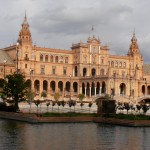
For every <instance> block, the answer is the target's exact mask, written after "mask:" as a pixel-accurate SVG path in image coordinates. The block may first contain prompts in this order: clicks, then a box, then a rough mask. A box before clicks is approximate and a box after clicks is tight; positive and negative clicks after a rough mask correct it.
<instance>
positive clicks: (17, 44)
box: [16, 42, 19, 73]
mask: <svg viewBox="0 0 150 150" xmlns="http://www.w3.org/2000/svg"><path fill="white" fill-rule="evenodd" d="M18 46H19V42H17V43H16V58H17V70H16V72H17V73H18V48H19V47H18Z"/></svg>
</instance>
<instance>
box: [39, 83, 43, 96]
mask: <svg viewBox="0 0 150 150" xmlns="http://www.w3.org/2000/svg"><path fill="white" fill-rule="evenodd" d="M39 90H40V91H39V96H40V95H41V93H42V91H43V81H40V89H39Z"/></svg>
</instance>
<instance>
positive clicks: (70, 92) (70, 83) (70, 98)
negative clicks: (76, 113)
mask: <svg viewBox="0 0 150 150" xmlns="http://www.w3.org/2000/svg"><path fill="white" fill-rule="evenodd" d="M69 77H70V101H71V74H70V75H69Z"/></svg>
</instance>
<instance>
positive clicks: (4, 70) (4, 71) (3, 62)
mask: <svg viewBox="0 0 150 150" xmlns="http://www.w3.org/2000/svg"><path fill="white" fill-rule="evenodd" d="M6 62H7V60H6V59H5V58H4V61H3V63H4V80H5V67H6Z"/></svg>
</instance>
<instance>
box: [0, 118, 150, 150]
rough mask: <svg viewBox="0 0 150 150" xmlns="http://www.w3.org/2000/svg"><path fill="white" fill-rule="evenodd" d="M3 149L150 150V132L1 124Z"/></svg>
mask: <svg viewBox="0 0 150 150" xmlns="http://www.w3.org/2000/svg"><path fill="white" fill-rule="evenodd" d="M0 136H1V140H0V149H11V150H60V149H62V150H97V149H98V150H149V149H150V142H149V139H150V130H149V128H134V127H123V126H115V125H113V126H112V125H104V124H96V123H70V124H69V123H52V124H28V123H23V122H17V121H9V120H0Z"/></svg>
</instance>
